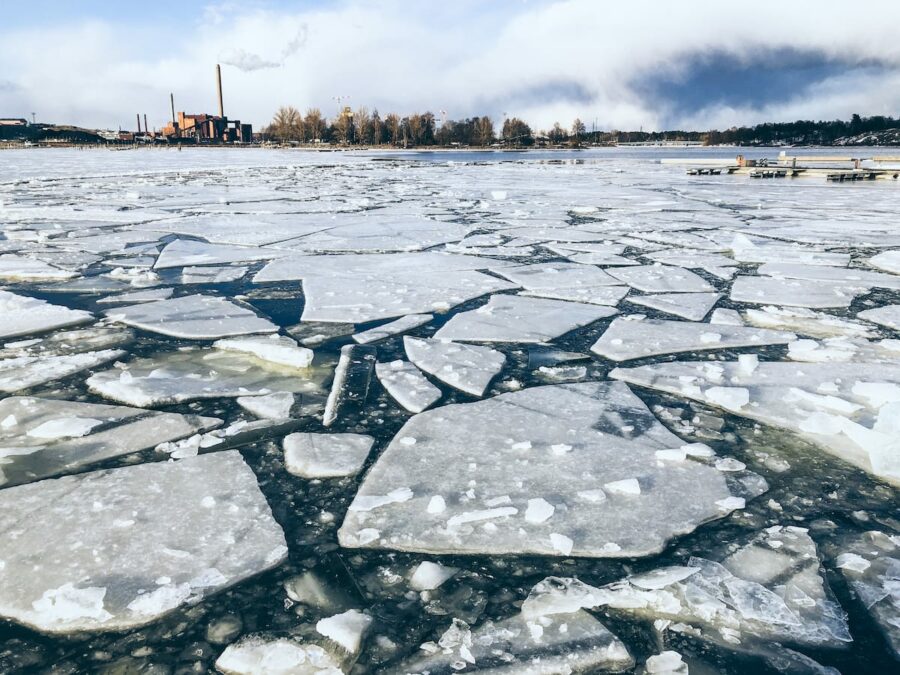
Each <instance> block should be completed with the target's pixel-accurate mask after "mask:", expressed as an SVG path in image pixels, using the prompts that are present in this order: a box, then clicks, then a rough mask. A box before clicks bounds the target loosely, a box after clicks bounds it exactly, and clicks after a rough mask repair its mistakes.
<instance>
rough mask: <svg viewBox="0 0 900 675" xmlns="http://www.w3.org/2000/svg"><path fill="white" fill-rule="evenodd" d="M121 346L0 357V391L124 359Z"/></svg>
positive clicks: (26, 386)
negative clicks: (6, 357) (97, 349)
mask: <svg viewBox="0 0 900 675" xmlns="http://www.w3.org/2000/svg"><path fill="white" fill-rule="evenodd" d="M124 355H125V352H124V351H122V350H121V349H103V350H100V351H95V352H90V351H89V352H81V353H77V354H53V355H26V356H15V357H13V358H11V359H2V360H0V392H3V393H5V394H11V393H13V392H17V391H22V390H23V389H30V388H31V387H37V386H38V385H41V384H46V383H47V382H52V381H54V380H59V379H62V378H64V377H68V376H70V375H74V374H75V373H79V372H81V371H82V370H87V369H88V368H94V367H96V366H99V365H102V364H104V363H109V362H110V361H112V360H114V359H118V358H121V357H122V356H124Z"/></svg>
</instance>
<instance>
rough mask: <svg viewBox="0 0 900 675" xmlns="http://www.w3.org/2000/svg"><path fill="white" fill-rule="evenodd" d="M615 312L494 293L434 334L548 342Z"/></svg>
mask: <svg viewBox="0 0 900 675" xmlns="http://www.w3.org/2000/svg"><path fill="white" fill-rule="evenodd" d="M615 313H616V310H614V309H612V308H610V307H601V306H597V305H589V304H584V303H576V302H566V301H564V300H549V299H544V298H531V297H524V296H521V295H492V296H491V299H490V300H489V301H488V302H487V304H485V305H482V306H481V307H479V308H478V309H473V310H470V311H468V312H462V313H459V314H456V315H455V316H453V318H451V319H450V321H448V322H447V323H445V324H444V325H443V326H442V327H441V329H440V330H439V331H438V332H437V333H436V334H435V337H436V338H438V339H441V340H461V341H467V342H547V341H549V340H552V339H554V338H557V337H559V336H560V335H564V334H565V333H568V332H569V331H572V330H575V329H576V328H581V327H582V326H586V325H588V324H590V323H593V322H594V321H597V320H598V319H603V318H605V317H608V316H612V315H613V314H615Z"/></svg>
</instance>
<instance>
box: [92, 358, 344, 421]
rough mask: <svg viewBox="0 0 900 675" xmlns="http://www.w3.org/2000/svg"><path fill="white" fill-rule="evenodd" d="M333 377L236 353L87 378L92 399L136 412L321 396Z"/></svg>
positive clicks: (145, 362)
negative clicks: (288, 395)
mask: <svg viewBox="0 0 900 675" xmlns="http://www.w3.org/2000/svg"><path fill="white" fill-rule="evenodd" d="M330 374H331V366H330V365H328V364H322V365H318V366H311V367H309V368H306V369H303V370H302V371H300V370H298V369H296V368H293V367H292V368H285V367H279V366H277V365H275V364H273V363H271V362H266V361H259V360H257V359H255V358H253V357H249V356H246V355H244V354H240V353H237V352H227V351H221V350H218V349H190V350H181V351H176V352H168V353H164V354H159V355H157V356H154V357H150V358H144V359H135V360H134V361H130V362H129V363H127V364H125V365H123V366H121V367H119V368H112V369H110V370H105V371H103V372H100V373H96V374H95V375H92V376H91V377H89V378H88V379H87V386H88V388H89V389H90V390H91V391H92V392H94V393H95V394H100V395H101V396H104V397H106V398H109V399H112V400H114V401H118V402H120V403H125V404H127V405H133V406H138V407H149V406H155V405H167V404H171V403H183V402H185V401H192V400H195V399H206V398H234V397H237V396H257V395H265V394H271V393H273V392H279V391H287V392H292V393H305V394H319V395H322V396H324V391H323V385H324V382H325V380H327V378H328V377H329V376H330Z"/></svg>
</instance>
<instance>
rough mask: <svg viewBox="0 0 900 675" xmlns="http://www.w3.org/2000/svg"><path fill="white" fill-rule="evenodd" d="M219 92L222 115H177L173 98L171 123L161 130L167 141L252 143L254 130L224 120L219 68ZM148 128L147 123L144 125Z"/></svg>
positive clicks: (234, 121) (219, 70) (246, 125)
mask: <svg viewBox="0 0 900 675" xmlns="http://www.w3.org/2000/svg"><path fill="white" fill-rule="evenodd" d="M216 91H217V93H218V96H219V114H218V115H211V114H209V113H192V114H189V113H185V112H183V111H182V112H179V113H178V115H177V116H176V115H175V97H174V95H170V97H169V100H170V104H171V107H172V121H171V122H170V123H169V124H167V125H166V126H165V127H163V129H162V135H163V136H165V137H166V139H167V140H169V141H172V142H178V141H179V140H182V139H183V140H193V141H194V142H196V143H252V142H253V126H252V125H250V124H241V121H240V120H229V119H228V118H227V117H226V116H225V106H224V104H223V100H222V69H221V67H220V66H219V65H218V64H216ZM145 124H146V123H145Z"/></svg>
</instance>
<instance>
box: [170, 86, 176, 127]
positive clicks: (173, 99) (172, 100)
mask: <svg viewBox="0 0 900 675" xmlns="http://www.w3.org/2000/svg"><path fill="white" fill-rule="evenodd" d="M169 103H171V104H172V126H173V127H174V126H175V94H169Z"/></svg>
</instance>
